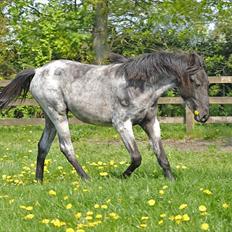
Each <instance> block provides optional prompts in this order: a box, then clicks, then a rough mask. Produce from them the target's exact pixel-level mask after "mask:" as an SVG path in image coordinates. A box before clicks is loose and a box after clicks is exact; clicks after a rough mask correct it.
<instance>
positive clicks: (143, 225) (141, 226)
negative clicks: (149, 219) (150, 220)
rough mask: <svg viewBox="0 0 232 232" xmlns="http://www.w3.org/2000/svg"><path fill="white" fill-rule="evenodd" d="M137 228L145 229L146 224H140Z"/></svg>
mask: <svg viewBox="0 0 232 232" xmlns="http://www.w3.org/2000/svg"><path fill="white" fill-rule="evenodd" d="M139 227H140V228H146V227H147V224H140V225H139Z"/></svg>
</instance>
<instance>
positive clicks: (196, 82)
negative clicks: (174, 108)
mask: <svg viewBox="0 0 232 232" xmlns="http://www.w3.org/2000/svg"><path fill="white" fill-rule="evenodd" d="M187 63H188V67H187V70H186V73H185V74H184V76H182V75H180V81H179V89H180V94H181V96H182V98H183V99H184V101H185V102H186V104H187V105H188V107H189V108H190V110H191V111H192V112H193V114H194V119H195V120H196V121H198V122H201V123H205V122H206V121H207V120H208V118H209V97H208V87H209V81H208V76H207V74H206V72H205V70H204V68H203V60H202V58H201V57H200V56H199V55H197V54H196V53H193V54H190V55H188V62H187Z"/></svg>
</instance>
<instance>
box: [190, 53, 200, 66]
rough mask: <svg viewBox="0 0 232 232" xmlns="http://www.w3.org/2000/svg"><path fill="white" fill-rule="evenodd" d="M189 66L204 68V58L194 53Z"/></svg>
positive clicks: (191, 55)
mask: <svg viewBox="0 0 232 232" xmlns="http://www.w3.org/2000/svg"><path fill="white" fill-rule="evenodd" d="M189 66H200V67H201V66H203V58H202V57H201V56H199V55H198V54H197V53H195V52H193V53H191V54H190V55H189Z"/></svg>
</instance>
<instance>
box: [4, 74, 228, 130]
mask: <svg viewBox="0 0 232 232" xmlns="http://www.w3.org/2000/svg"><path fill="white" fill-rule="evenodd" d="M209 82H210V84H216V83H217V84H228V83H232V76H220V77H209ZM8 83H9V81H7V80H2V81H0V87H4V86H6V85H7V84H8ZM209 102H210V104H223V105H224V104H232V97H210V98H209ZM158 104H160V105H166V104H175V105H178V104H183V100H182V98H180V97H161V98H160V99H159V101H158ZM20 105H21V106H22V105H27V106H38V104H37V103H36V101H35V100H33V99H26V100H25V101H24V102H21V101H20V100H17V101H16V102H14V103H12V104H11V105H10V106H20ZM231 107H232V106H231ZM159 120H160V122H161V123H185V124H186V130H187V132H190V131H191V130H192V129H193V126H194V123H195V122H194V118H193V114H192V112H191V111H190V110H189V108H188V107H185V117H160V118H159ZM43 123H44V119H42V118H30V119H13V118H10V119H0V125H40V124H43ZM70 123H71V124H78V123H79V124H80V123H81V122H80V121H79V120H78V119H75V118H71V119H70ZM207 123H232V116H230V117H222V116H218V117H210V118H209V120H208V121H207Z"/></svg>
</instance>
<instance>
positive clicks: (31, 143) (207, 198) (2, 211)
mask: <svg viewBox="0 0 232 232" xmlns="http://www.w3.org/2000/svg"><path fill="white" fill-rule="evenodd" d="M41 133H42V127H29V126H28V127H0V138H1V139H0V154H1V155H0V231H1V232H13V231H14V232H24V231H35V232H38V231H46V232H47V231H66V229H67V228H73V229H74V231H77V226H78V225H79V227H81V225H82V227H83V228H81V229H83V230H84V231H99V232H112V231H115V232H127V231H128V232H131V231H150V232H154V231H162V232H163V231H167V232H171V231H186V232H187V231H188V232H189V231H190V232H191V231H193V232H195V231H201V229H200V226H201V224H202V223H207V224H208V225H209V231H215V232H221V231H222V232H224V231H228V232H229V231H231V228H232V194H231V193H232V152H231V151H223V150H222V149H219V148H218V147H217V146H216V145H214V141H216V140H219V139H225V138H230V139H231V137H232V128H231V126H229V125H205V126H200V125H199V126H197V127H196V128H195V130H194V131H193V133H192V134H191V135H187V136H186V134H185V130H184V126H180V125H177V126H175V125H171V126H170V125H162V134H163V137H164V139H175V140H179V139H186V138H188V139H195V138H198V139H204V140H208V141H210V144H212V145H209V146H208V147H205V148H204V149H203V150H192V151H191V150H189V149H187V150H185V151H184V150H182V151H181V150H178V149H174V148H173V147H172V146H171V145H170V146H169V145H168V146H166V147H165V148H166V152H167V154H168V156H169V160H170V163H171V166H172V168H173V171H174V173H175V176H176V177H177V179H176V181H175V182H169V181H167V180H166V179H165V178H164V177H163V175H162V171H161V170H160V168H159V166H158V165H157V163H156V162H155V160H154V156H153V154H152V151H151V150H150V149H149V147H148V146H147V142H146V136H145V134H144V133H143V132H142V131H141V130H140V129H139V128H138V127H136V128H135V134H136V137H137V138H138V142H139V149H140V151H141V153H142V156H143V162H142V165H141V167H140V168H139V169H138V170H136V172H135V173H134V174H133V176H131V178H129V179H126V180H125V179H121V178H120V175H121V173H122V172H123V171H124V170H125V169H126V167H127V165H128V163H129V160H130V159H129V155H128V154H127V152H126V150H125V148H124V146H123V144H122V142H120V140H119V136H118V135H117V133H116V132H115V131H114V130H113V129H111V128H107V127H98V126H87V125H81V126H74V127H72V138H73V143H74V147H75V150H76V154H77V156H78V157H79V158H78V159H79V161H80V163H81V164H82V165H83V166H84V167H85V169H86V170H87V171H88V173H89V175H90V176H91V178H92V179H91V181H89V182H83V181H81V180H80V178H79V177H78V176H77V175H76V174H75V173H74V172H73V169H72V168H71V166H70V165H69V164H68V162H67V161H66V159H65V158H64V156H63V155H62V154H61V152H60V151H59V147H58V143H57V141H55V142H54V144H53V146H52V148H51V151H50V153H49V155H48V157H47V158H48V160H49V162H48V165H47V169H48V171H46V172H45V181H44V184H43V185H41V184H38V183H35V182H34V169H35V167H34V166H35V160H36V152H37V142H38V140H39V138H40V135H41ZM165 144H166V143H165ZM101 162H102V163H101ZM100 172H107V173H108V175H107V176H106V177H102V176H100V174H99V173H100ZM18 182H19V183H18ZM164 186H165V187H164ZM163 188H164V189H163ZM206 189H208V190H210V191H211V192H212V194H210V195H209V194H207V193H204V192H203V190H206ZM50 190H54V191H55V192H56V196H50V195H49V193H48V192H49V191H50ZM160 190H163V191H164V194H163V195H161V194H160ZM65 196H66V198H67V199H66V198H65V199H64V197H65ZM150 199H154V200H155V201H156V203H155V205H154V206H150V205H149V204H148V201H149V200H150ZM69 203H70V204H72V208H70V209H66V205H67V204H69ZM184 203H185V204H187V208H185V209H183V210H180V209H179V206H180V205H181V204H184ZM224 203H227V204H229V208H227V209H225V208H223V207H222V205H223V204H224ZM95 204H99V205H100V208H95V207H94V205H95ZM102 205H106V206H107V208H106V209H104V208H101V206H102ZM200 205H205V206H206V207H207V215H201V214H200V212H199V209H198V207H199V206H200ZM20 206H32V207H33V209H32V211H27V210H26V209H22V208H20ZM88 211H91V212H93V215H89V216H92V217H93V219H92V220H87V219H86V216H87V213H88ZM78 212H80V213H81V217H80V218H79V219H77V218H75V214H76V213H78ZM91 212H90V213H89V214H91ZM30 213H31V214H33V215H34V218H33V219H31V220H26V219H24V217H25V216H26V215H27V214H30ZM110 213H116V214H117V215H118V216H119V218H117V216H116V217H114V215H112V214H111V215H110ZM97 214H100V215H102V218H101V219H95V217H96V215H97ZM160 214H166V217H164V218H163V224H158V222H159V221H160V220H161V217H160ZM179 214H180V215H184V214H188V216H189V217H190V220H189V221H186V222H184V221H181V222H180V223H179V222H178V221H175V220H174V221H172V220H170V219H169V218H170V217H171V216H177V215H179ZM144 216H147V217H148V219H147V220H141V217H144ZM116 218H117V219H116ZM43 219H49V220H50V223H48V224H42V223H41V221H42V220H43ZM53 219H59V220H60V221H63V222H65V225H63V226H61V227H56V226H55V225H53V224H52V223H51V221H52V220H53ZM94 222H97V223H98V224H97V223H94ZM141 224H142V225H144V224H145V225H146V226H147V227H146V228H140V226H141ZM91 226H92V227H91ZM79 229H80V228H79ZM80 231H81V230H80Z"/></svg>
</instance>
